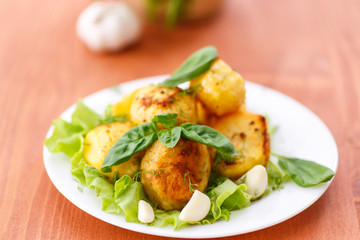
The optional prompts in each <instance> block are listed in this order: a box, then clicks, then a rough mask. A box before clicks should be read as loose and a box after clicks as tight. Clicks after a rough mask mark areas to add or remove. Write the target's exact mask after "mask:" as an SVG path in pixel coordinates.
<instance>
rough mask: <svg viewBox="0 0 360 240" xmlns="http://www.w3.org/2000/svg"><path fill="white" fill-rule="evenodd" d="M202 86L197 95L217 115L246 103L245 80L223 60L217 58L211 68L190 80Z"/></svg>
mask: <svg viewBox="0 0 360 240" xmlns="http://www.w3.org/2000/svg"><path fill="white" fill-rule="evenodd" d="M190 86H191V87H195V86H200V87H199V89H198V91H197V94H196V97H197V98H198V99H199V100H200V101H201V102H202V103H203V104H204V105H205V107H206V108H207V109H209V110H210V111H211V112H212V113H214V114H216V115H217V116H222V115H224V114H227V113H231V112H234V111H237V110H238V109H239V108H241V107H242V105H243V104H244V103H245V82H244V80H243V79H242V77H241V76H240V74H239V73H237V72H236V71H234V70H233V69H232V68H231V67H230V66H229V65H227V64H226V63H225V62H224V61H223V60H221V59H216V60H214V62H213V63H212V65H211V67H210V69H209V70H208V71H206V72H205V73H204V74H202V75H200V76H199V77H197V78H195V79H193V80H191V81H190Z"/></svg>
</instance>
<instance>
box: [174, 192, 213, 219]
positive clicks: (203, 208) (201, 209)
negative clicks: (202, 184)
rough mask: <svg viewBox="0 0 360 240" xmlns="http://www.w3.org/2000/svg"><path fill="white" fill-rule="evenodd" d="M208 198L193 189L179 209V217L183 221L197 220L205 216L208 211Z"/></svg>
mask: <svg viewBox="0 0 360 240" xmlns="http://www.w3.org/2000/svg"><path fill="white" fill-rule="evenodd" d="M210 205H211V203H210V198H209V197H208V196H207V195H206V194H204V193H202V192H200V191H198V190H195V192H194V194H193V195H192V197H191V198H190V200H189V202H188V203H187V204H186V206H185V207H184V208H183V210H181V212H180V215H179V219H180V220H181V221H185V222H197V221H200V220H202V219H204V218H205V217H206V215H207V214H208V213H209V211H210Z"/></svg>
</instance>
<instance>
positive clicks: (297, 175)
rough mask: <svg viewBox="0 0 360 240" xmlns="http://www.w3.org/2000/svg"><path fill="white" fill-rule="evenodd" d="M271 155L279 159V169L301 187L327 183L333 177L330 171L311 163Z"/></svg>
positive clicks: (332, 172)
mask: <svg viewBox="0 0 360 240" xmlns="http://www.w3.org/2000/svg"><path fill="white" fill-rule="evenodd" d="M273 155H274V156H276V157H277V158H278V159H279V166H280V168H281V169H282V170H283V171H284V172H285V173H286V174H287V175H288V176H289V177H290V178H291V179H292V180H293V181H294V182H295V183H296V184H297V185H299V186H301V187H312V186H315V185H317V184H319V183H323V182H327V181H329V180H330V179H331V178H332V177H333V176H334V175H335V173H334V171H332V170H331V169H329V168H327V167H325V166H323V165H320V164H317V163H315V162H313V161H308V160H303V159H299V158H289V157H284V156H279V155H277V154H273Z"/></svg>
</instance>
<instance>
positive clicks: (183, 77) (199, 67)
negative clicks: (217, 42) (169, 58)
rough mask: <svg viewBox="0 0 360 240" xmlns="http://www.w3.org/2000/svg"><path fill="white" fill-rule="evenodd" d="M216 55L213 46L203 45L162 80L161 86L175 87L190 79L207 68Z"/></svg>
mask: <svg viewBox="0 0 360 240" xmlns="http://www.w3.org/2000/svg"><path fill="white" fill-rule="evenodd" d="M217 57H218V53H217V50H216V48H215V47H213V46H208V47H204V48H202V49H200V50H198V51H196V52H195V53H193V54H192V55H191V56H190V57H189V58H188V59H186V61H185V62H184V63H183V64H182V65H181V66H180V67H179V68H178V69H177V70H176V71H175V72H174V73H173V74H172V75H171V76H170V78H168V79H166V80H165V81H164V82H162V83H160V85H161V86H168V87H176V86H177V85H179V84H181V83H184V82H187V81H190V80H192V79H194V78H196V77H198V76H200V75H201V74H203V73H204V72H206V71H207V70H209V68H210V66H211V64H212V62H213V61H214V60H215V59H216V58H217Z"/></svg>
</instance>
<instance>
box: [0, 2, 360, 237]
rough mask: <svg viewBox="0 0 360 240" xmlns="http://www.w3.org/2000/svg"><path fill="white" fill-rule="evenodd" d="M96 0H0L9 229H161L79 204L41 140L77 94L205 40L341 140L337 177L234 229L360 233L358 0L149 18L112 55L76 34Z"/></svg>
mask: <svg viewBox="0 0 360 240" xmlns="http://www.w3.org/2000/svg"><path fill="white" fill-rule="evenodd" d="M88 2H89V1H86V0H82V1H80V0H78V1H71V0H61V1H40V0H33V1H27V0H18V1H11V0H1V1H0V30H1V34H0V136H1V137H0V164H1V165H0V166H1V167H0V189H1V191H0V238H1V239H24V238H26V239H113V238H118V239H160V238H157V237H154V236H149V235H145V234H140V233H135V232H132V231H128V230H125V229H121V228H118V227H115V226H112V225H110V224H108V223H105V222H102V221H100V220H98V219H96V218H94V217H92V216H90V215H88V214H87V213H85V212H83V211H81V210H80V209H78V208H77V207H75V206H74V205H73V204H72V203H71V202H69V201H68V200H67V199H65V197H63V196H62V195H61V194H60V193H59V192H58V191H57V190H56V189H55V187H54V186H53V184H52V183H51V181H50V179H49V177H48V176H47V174H46V172H45V169H44V165H43V159H42V145H43V141H44V138H45V133H46V131H47V130H48V128H49V126H50V123H51V121H52V120H53V119H54V118H56V117H58V116H59V114H60V113H61V112H62V111H63V110H64V109H66V108H67V107H68V106H69V105H71V104H72V103H74V102H75V101H76V100H77V99H78V98H80V97H84V96H86V95H88V94H90V93H92V92H94V91H97V90H99V89H102V88H106V87H110V86H113V85H115V84H118V83H120V82H125V81H129V80H132V79H136V78H140V77H145V76H151V75H157V74H164V73H170V72H172V71H173V70H174V69H175V68H176V67H177V66H178V65H179V64H180V62H181V61H182V60H183V59H184V58H186V57H187V56H188V55H189V54H190V53H191V52H193V51H194V50H196V49H198V48H200V47H202V46H204V45H207V44H213V45H215V46H217V48H218V50H219V52H220V55H221V57H222V58H223V59H224V60H225V61H227V62H228V63H229V64H230V65H231V66H233V67H234V68H235V69H237V70H238V71H239V72H240V73H241V74H242V75H243V76H244V77H245V78H246V79H248V80H251V81H253V82H257V83H260V84H263V85H266V86H269V87H271V88H274V89H276V90H279V91H281V92H283V93H285V94H287V95H289V96H291V97H293V98H295V99H297V100H298V101H300V102H301V103H303V104H304V105H305V106H307V107H309V108H310V109H311V110H312V111H314V112H315V113H316V114H317V115H318V116H319V117H320V118H321V119H322V120H323V121H324V122H325V123H326V124H327V125H328V127H329V128H330V130H331V131H332V133H333V135H334V136H335V139H336V142H337V145H338V148H339V156H340V158H339V161H340V162H339V168H338V172H337V174H336V177H335V179H334V182H333V183H332V185H331V186H330V188H329V189H328V190H327V192H326V193H325V194H324V195H323V196H322V197H321V198H320V199H319V200H318V201H317V202H316V203H315V204H313V205H312V206H311V207H310V208H309V209H307V210H306V211H304V212H302V213H300V214H299V215H297V216H295V217H293V218H291V219H289V220H287V221H285V222H283V223H281V224H278V225H276V226H273V227H270V228H267V229H264V230H261V231H257V232H254V233H249V234H245V235H240V236H236V237H233V238H234V239H265V238H269V239H270V238H271V239H289V237H290V236H291V239H359V236H360V233H359V217H360V177H359V175H360V171H359V163H360V32H359V30H360V14H359V9H360V2H359V1H356V0H353V1H351V0H348V1H340V0H339V1H327V0H319V1H300V0H299V1H285V0H282V1H265V0H262V1H259V0H258V1H256V0H255V1H254V0H228V1H226V4H225V6H224V8H223V9H222V11H221V13H220V14H219V16H218V17H217V18H214V19H212V20H209V21H208V22H205V23H199V24H194V25H187V26H180V27H178V28H177V29H176V30H174V31H164V30H163V29H162V28H161V27H154V26H153V27H147V28H146V29H145V32H144V34H143V38H142V40H141V42H140V43H139V44H137V45H136V46H135V47H133V48H131V49H129V50H127V51H125V52H123V53H121V54H114V55H95V54H92V53H91V52H89V51H88V50H87V49H86V48H85V47H84V46H83V45H82V43H81V42H80V41H79V40H78V39H77V37H76V36H75V31H74V25H75V21H76V18H77V16H78V14H79V12H80V11H81V10H82V9H83V8H84V7H85V6H86V5H87V4H88ZM159 63H161V64H159ZM285 114H286V113H285Z"/></svg>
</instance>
